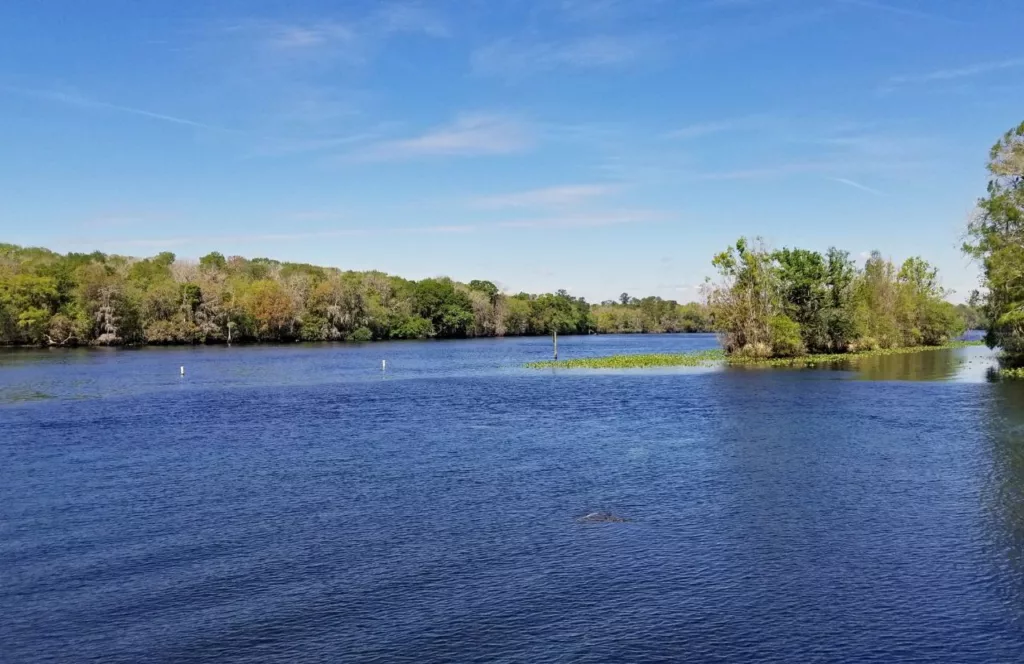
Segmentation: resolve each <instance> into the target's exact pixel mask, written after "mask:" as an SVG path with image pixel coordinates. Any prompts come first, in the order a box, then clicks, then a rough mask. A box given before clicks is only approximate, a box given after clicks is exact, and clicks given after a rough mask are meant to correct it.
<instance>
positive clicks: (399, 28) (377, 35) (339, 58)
mask: <svg viewBox="0 0 1024 664" xmlns="http://www.w3.org/2000/svg"><path fill="white" fill-rule="evenodd" d="M399 34H419V35H424V36H427V37H432V38H444V37H448V36H450V32H449V29H448V26H447V24H446V23H445V22H444V21H443V20H442V19H441V18H440V17H439V16H438V15H437V14H435V13H434V12H432V11H430V10H428V9H427V7H426V6H425V5H423V4H420V3H411V2H402V3H398V2H389V3H383V4H380V5H379V7H378V8H377V9H376V10H375V11H372V12H369V13H365V14H363V15H361V16H354V17H351V18H348V19H346V20H339V19H333V18H332V19H321V20H315V21H305V22H300V21H277V20H262V19H253V20H247V21H243V22H240V23H236V24H233V25H230V26H227V28H226V29H224V30H222V31H220V32H219V36H220V37H225V36H227V37H233V38H235V39H237V40H239V43H238V45H240V46H242V47H243V49H245V50H247V51H249V52H252V51H256V52H257V53H262V54H263V55H264V56H269V57H270V60H271V62H273V63H275V64H283V63H289V62H290V63H293V64H294V63H296V62H300V61H307V62H312V63H316V64H317V65H319V66H323V65H324V64H325V63H332V62H333V63H337V62H347V63H349V64H358V63H364V62H367V61H368V60H370V59H371V56H372V55H373V54H374V53H376V52H377V51H378V50H380V48H381V47H382V46H383V43H384V42H386V41H387V40H388V39H389V38H391V37H392V36H395V35H399Z"/></svg>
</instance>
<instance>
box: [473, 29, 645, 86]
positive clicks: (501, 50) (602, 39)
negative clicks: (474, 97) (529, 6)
mask: <svg viewBox="0 0 1024 664" xmlns="http://www.w3.org/2000/svg"><path fill="white" fill-rule="evenodd" d="M659 42H660V40H658V39H657V38H655V37H653V36H646V37H642V36H614V35H593V36H588V37H581V38H577V39H570V40H565V41H537V40H515V39H502V40H498V41H496V42H494V43H493V44H490V45H488V46H485V47H483V48H481V49H477V50H476V51H474V52H473V54H472V56H471V60H470V62H471V66H472V69H473V71H474V72H475V73H477V74H481V75H485V76H513V77H514V76H523V75H526V74H534V73H539V72H545V71H551V70H555V69H566V68H567V69H608V68H615V67H622V66H625V65H628V64H632V63H635V62H637V61H640V60H643V59H646V58H647V57H649V56H650V55H651V54H652V53H653V52H655V51H656V50H657V48H658V46H659Z"/></svg>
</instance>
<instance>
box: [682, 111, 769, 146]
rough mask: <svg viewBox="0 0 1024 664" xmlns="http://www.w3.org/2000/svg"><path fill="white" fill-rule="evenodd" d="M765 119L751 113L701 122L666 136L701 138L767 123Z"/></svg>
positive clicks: (685, 138)
mask: <svg viewBox="0 0 1024 664" xmlns="http://www.w3.org/2000/svg"><path fill="white" fill-rule="evenodd" d="M765 119H766V118H765V117H764V116H761V115H751V116H747V117H743V118H730V119H726V120H713V121H710V122H699V123H696V124H692V125H688V126H686V127H682V128H680V129H676V130H674V131H670V132H669V133H668V134H667V135H666V136H667V137H668V138H676V139H681V140H687V139H691V138H700V137H701V136H707V135H709V134H720V133H723V132H727V131H737V130H744V129H751V128H753V127H756V126H761V125H763V124H764V123H765Z"/></svg>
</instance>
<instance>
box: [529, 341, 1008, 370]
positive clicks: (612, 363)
mask: <svg viewBox="0 0 1024 664" xmlns="http://www.w3.org/2000/svg"><path fill="white" fill-rule="evenodd" d="M983 345H984V342H983V341H951V342H949V343H946V344H942V345H940V346H907V347H901V348H880V349H878V350H868V351H860V352H855V353H830V354H816V355H801V356H798V357H775V358H767V359H752V358H742V357H735V356H728V355H726V354H725V352H724V351H721V350H710V351H700V352H694V353H657V354H645V355H611V356H606V357H584V358H573V359H568V360H547V361H544V362H530V363H528V364H527V365H526V366H527V368H530V369H647V368H652V367H699V366H713V365H715V364H719V363H724V364H729V365H734V366H808V367H810V366H815V365H818V364H830V363H835V362H845V361H847V360H853V359H858V358H863V357H878V356H884V355H905V354H907V353H921V352H927V351H932V350H950V349H956V348H967V347H970V346H983ZM1022 377H1024V376H1022Z"/></svg>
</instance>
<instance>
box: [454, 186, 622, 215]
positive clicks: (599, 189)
mask: <svg viewBox="0 0 1024 664" xmlns="http://www.w3.org/2000/svg"><path fill="white" fill-rule="evenodd" d="M620 188H621V187H620V186H619V185H615V184H574V185H562V186H557V187H544V188H541V189H531V190H528V191H518V192H514V193H510V194H499V195H496V196H484V197H482V198H477V199H474V200H473V201H472V205H473V206H474V207H479V208H484V209H501V208H565V207H572V206H576V205H579V204H581V203H585V202H587V201H589V200H592V199H594V198H598V197H601V196H607V195H608V194H611V193H613V192H615V191H618V190H619V189H620Z"/></svg>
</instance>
